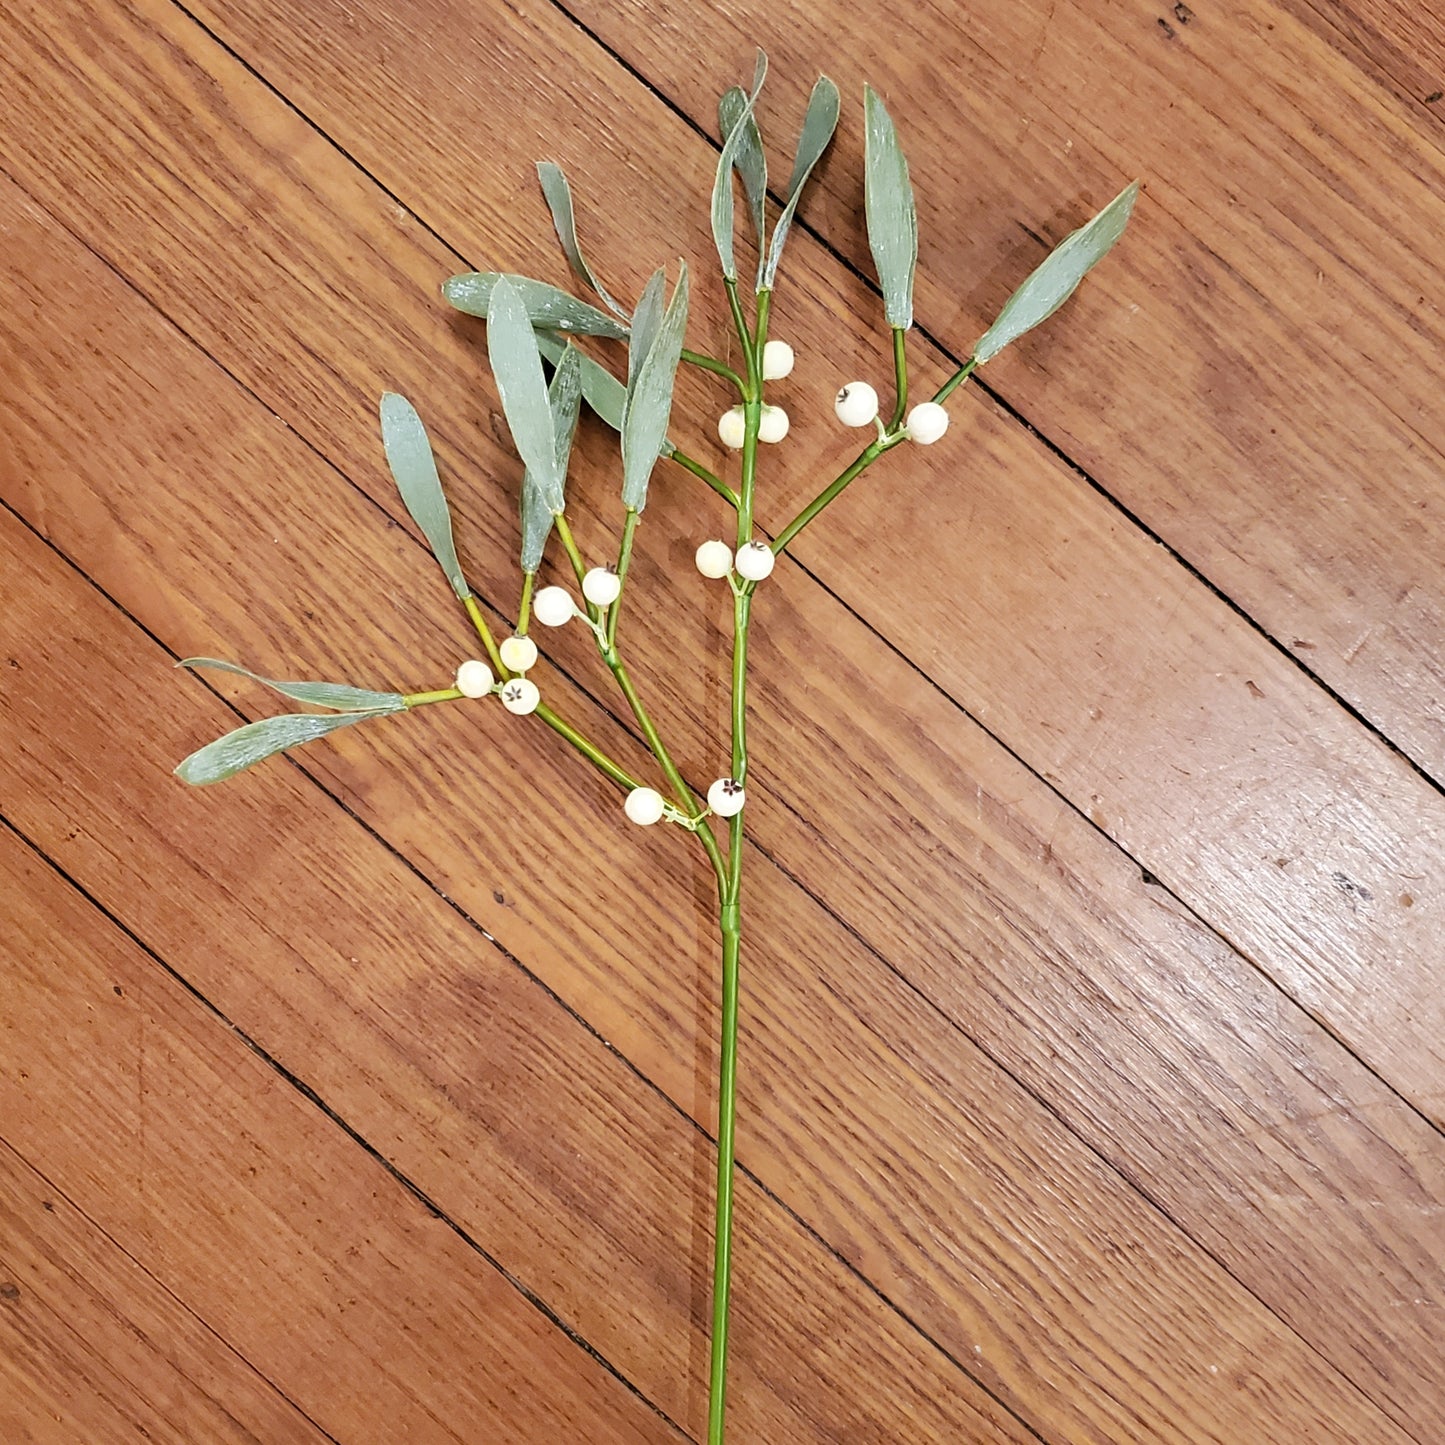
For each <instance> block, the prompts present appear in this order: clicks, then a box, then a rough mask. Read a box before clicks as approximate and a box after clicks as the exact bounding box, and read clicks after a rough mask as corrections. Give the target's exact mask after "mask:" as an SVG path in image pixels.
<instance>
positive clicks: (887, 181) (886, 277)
mask: <svg viewBox="0 0 1445 1445" xmlns="http://www.w3.org/2000/svg"><path fill="white" fill-rule="evenodd" d="M863 126H864V128H863V200H864V210H865V213H866V216H867V221H868V247H869V249H870V250H871V251H872V252H873V264H874V266H875V267H877V270H878V284H879V286H880V287H881V288H882V291H883V310H884V314H885V315H886V316H887V318H888V324H889V325H890V326H892V327H894V328H895V329H898V330H905V331H906V330H907V329H908V328H909V327H910V326H912V325H913V273H914V270H915V268H916V267H917V265H918V216H917V213H916V211H915V210H914V206H913V186H912V185H911V184H910V182H909V180H908V162H907V161H906V160H905V159H904V156H903V150H902V148H901V147H900V146H899V144H898V132H897V131H896V130H895V129H894V126H893V120H892V117H891V116H889V114H888V111H887V109H886V108H885V107H884V105H883V102H882V101H881V100H879V99H878V96H877V94H876V92H875V91H874V90H873V88H872V87H871V86H864V88H863Z"/></svg>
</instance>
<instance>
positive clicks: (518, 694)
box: [502, 677, 542, 717]
mask: <svg viewBox="0 0 1445 1445" xmlns="http://www.w3.org/2000/svg"><path fill="white" fill-rule="evenodd" d="M541 701H542V694H541V693H540V692H538V691H537V684H536V683H535V682H532V681H530V680H529V679H528V678H525V677H514V678H513V679H512V680H511V681H510V682H508V683H504V684H503V685H502V706H503V707H504V708H506V709H507V711H508V712H514V713H516V714H517V716H518V717H526V715H527V714H528V713H529V712H536V711H537V704H538V703H539V702H541Z"/></svg>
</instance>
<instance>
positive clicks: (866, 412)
mask: <svg viewBox="0 0 1445 1445" xmlns="http://www.w3.org/2000/svg"><path fill="white" fill-rule="evenodd" d="M833 410H834V411H835V412H837V413H838V420H839V421H840V422H842V423H843V425H844V426H869V425H871V424H872V423H873V422H875V421H877V420H878V393H877V392H876V391H874V390H873V388H872V387H871V386H869V385H868V383H867V382H866V381H850V382H849V383H848V385H847V386H845V387H843V388H842V390H841V391H839V393H838V395H837V396H836V397H834V399H833ZM903 430H904V433H905V434H906V436H907V437H908V440H909V441H911V442H917V443H918V444H919V445H920V446H925V447H926V446H932V445H933V443H934V442H936V441H937V440H938V439H939V437H941V436H942V435H943V434H944V432H946V431H947V430H948V413H947V412H946V411H944V409H943V408H942V407H941V406H939V404H938V403H937V402H936V401H921V402H919V403H918V405H917V406H915V407H914V408H913V410H912V411H910V412H909V413H908V417H907V419H906V420H905V421H904V423H903Z"/></svg>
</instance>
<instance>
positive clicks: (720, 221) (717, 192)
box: [712, 50, 768, 281]
mask: <svg viewBox="0 0 1445 1445" xmlns="http://www.w3.org/2000/svg"><path fill="white" fill-rule="evenodd" d="M767 73H768V57H767V56H766V55H764V54H763V52H762V51H761V50H760V51H758V64H757V69H756V70H755V71H754V72H753V90H752V94H751V95H749V96H748V98H747V100H746V101H745V102H744V104H743V107H742V109H741V110H740V111H739V112H738V116H737V119H736V120H735V121H734V123H733V127H732V129H731V130H730V131H729V132H728V136H727V140H726V142H725V143H724V145H723V148H722V154H721V155H720V156H719V157H718V162H717V175H716V176H715V177H714V178H713V183H712V238H713V242H714V244H715V245H716V246H717V253H718V257H719V259H720V260H721V261H722V271H723V276H724V277H725V278H726V279H727V280H729V281H736V280H737V279H738V267H737V261H736V258H735V256H734V250H733V241H734V237H733V163H734V161H735V160H736V158H737V155H738V152H739V151H740V150H742V148H743V146H744V144H745V143H746V136H747V132H748V127H747V122H748V121H749V120H750V119H752V114H753V107H754V106H755V105H756V104H757V101H758V92H759V91H761V90H762V88H763V80H764V78H765V77H766V75H767Z"/></svg>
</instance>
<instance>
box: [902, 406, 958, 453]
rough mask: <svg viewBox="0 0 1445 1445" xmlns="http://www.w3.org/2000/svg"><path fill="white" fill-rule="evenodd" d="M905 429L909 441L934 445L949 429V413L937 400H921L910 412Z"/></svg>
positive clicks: (922, 444) (921, 444)
mask: <svg viewBox="0 0 1445 1445" xmlns="http://www.w3.org/2000/svg"><path fill="white" fill-rule="evenodd" d="M903 429H904V431H906V432H907V433H908V439H909V441H915V442H917V443H918V444H919V446H924V447H926V446H932V445H933V443H934V442H936V441H937V440H938V439H939V437H941V436H942V435H943V434H944V432H946V431H947V430H948V413H947V412H946V411H944V409H943V408H942V407H941V406H939V404H938V403H937V402H936V401H921V402H919V404H918V405H917V406H915V407H914V408H913V410H912V411H910V412H909V413H908V420H907V421H906V422H905V423H904V425H903Z"/></svg>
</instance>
